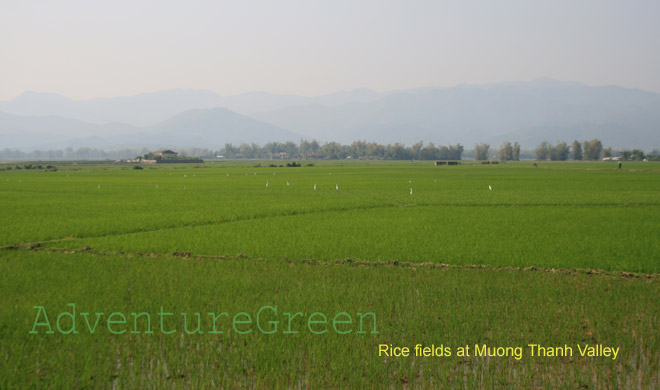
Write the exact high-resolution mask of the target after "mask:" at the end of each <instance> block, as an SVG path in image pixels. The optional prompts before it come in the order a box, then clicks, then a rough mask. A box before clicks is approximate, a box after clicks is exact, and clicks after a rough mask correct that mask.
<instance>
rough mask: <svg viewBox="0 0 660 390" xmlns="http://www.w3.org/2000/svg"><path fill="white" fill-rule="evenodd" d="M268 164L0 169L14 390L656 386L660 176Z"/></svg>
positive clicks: (598, 170)
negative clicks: (419, 352) (444, 352)
mask: <svg viewBox="0 0 660 390" xmlns="http://www.w3.org/2000/svg"><path fill="white" fill-rule="evenodd" d="M269 163H270V162H261V164H260V165H262V166H261V167H255V165H256V164H257V162H250V163H234V162H222V163H220V162H216V163H214V164H212V165H211V164H204V165H198V166H186V165H178V166H166V167H160V166H158V167H153V168H145V169H143V170H134V169H132V166H120V165H99V166H75V165H68V166H58V170H57V171H54V172H51V171H49V172H45V171H39V170H24V169H23V170H17V169H15V168H14V169H12V170H0V209H1V210H2V215H3V221H4V223H3V224H1V225H0V246H2V249H0V296H1V297H2V298H1V299H0V335H1V336H2V338H1V340H2V342H1V343H0V388H30V387H32V388H40V387H43V388H154V389H160V388H226V389H228V388H350V387H352V388H359V387H361V388H365V387H366V388H388V387H391V388H401V387H404V388H428V387H441V386H445V387H450V388H492V387H505V388H507V387H521V388H577V387H580V386H582V387H586V388H641V389H648V388H660V352H659V351H660V289H659V283H660V280H659V277H658V273H659V272H660V255H659V254H660V196H659V195H660V165H659V164H655V163H624V169H621V170H618V169H616V166H615V165H614V164H608V163H600V162H597V163H586V162H585V163H541V164H539V167H538V168H533V167H532V163H531V162H521V163H508V164H498V165H488V166H485V165H463V166H458V167H435V166H432V165H431V164H429V163H423V162H418V163H417V164H415V165H413V164H410V162H407V163H406V162H403V163H402V162H398V163H393V162H354V163H340V162H334V163H326V162H315V166H303V167H298V168H286V167H266V166H267V165H268V164H269ZM14 165H15V164H12V165H11V166H12V167H13V166H14ZM2 168H3V167H0V169H2ZM4 168H6V166H4ZM489 186H490V188H492V189H489ZM315 187H316V189H315ZM411 189H412V195H411V193H410V192H411ZM70 303H73V304H75V306H76V315H75V316H74V318H76V328H77V330H78V331H79V333H77V334H62V333H61V332H60V331H59V330H58V328H57V326H56V325H57V318H58V315H60V314H61V313H63V312H71V311H72V310H71V306H68V304H70ZM264 306H268V307H275V306H277V310H278V315H277V316H275V315H274V314H273V312H272V310H271V309H268V311H266V313H267V314H270V316H269V320H272V321H275V320H278V321H280V322H279V323H278V327H279V328H278V331H277V332H274V333H273V334H265V333H263V332H261V331H260V330H259V329H257V328H256V322H257V321H256V313H257V312H258V311H259V309H260V308H262V307H264ZM38 307H43V310H44V311H46V312H47V313H48V319H49V323H50V325H51V327H53V328H54V330H55V332H54V333H53V334H51V333H47V332H46V329H47V327H46V326H42V325H39V326H37V327H36V328H35V327H34V324H35V322H39V321H42V322H43V317H40V316H39V313H41V312H40V309H38ZM161 307H163V308H164V310H165V311H168V312H172V313H175V314H174V315H173V316H171V318H169V319H168V322H167V324H166V325H167V327H168V329H176V330H175V332H174V333H172V334H164V333H163V332H161V331H160V325H161V324H160V323H159V316H158V314H157V313H158V312H159V310H160V309H161ZM82 312H88V313H91V315H90V317H88V319H89V320H90V321H93V319H94V318H100V320H99V322H98V327H97V328H96V331H95V333H93V334H91V333H90V331H89V328H88V324H89V323H86V322H85V318H84V317H82V316H81V315H80V313H82ZM113 312H120V313H123V314H124V315H125V317H126V318H127V323H126V324H117V323H113V321H112V320H111V319H109V318H108V315H109V314H111V313H113ZM134 312H136V313H140V312H148V313H150V317H151V322H152V325H153V328H154V330H155V332H154V333H153V334H149V333H145V329H144V328H140V329H137V330H138V331H140V332H133V331H135V329H134V327H133V325H134V324H133V317H131V314H130V313H134ZM184 312H185V313H187V315H188V317H187V320H184V319H183V318H182V316H181V315H180V314H181V313H184ZM209 312H214V313H220V312H227V313H228V315H227V316H226V317H224V318H223V319H222V320H220V321H219V322H218V323H217V325H218V326H219V328H222V330H223V331H224V332H223V333H222V334H214V333H210V332H209V330H212V329H213V321H212V319H211V317H210V316H209V315H208V313H209ZM240 312H245V313H248V314H249V315H250V316H251V318H252V319H253V322H252V323H251V324H245V323H242V324H240V325H239V326H238V327H237V328H233V327H232V323H231V319H232V318H231V317H232V316H233V315H235V314H236V313H240ZM285 312H290V313H298V312H300V313H303V314H301V315H300V316H298V317H296V318H294V319H292V320H290V321H289V320H288V319H287V317H286V316H285V315H284V314H283V313H285ZM317 312H318V313H324V314H325V315H326V317H327V319H328V323H326V324H323V323H313V324H312V325H311V327H310V326H309V324H308V322H307V320H308V319H309V317H310V315H312V313H317ZM95 313H104V315H103V316H101V317H98V316H96V317H94V316H95ZM194 313H201V314H200V322H199V325H200V330H202V333H195V332H193V334H189V333H188V332H187V331H186V330H189V329H191V328H194V327H195V325H197V324H198V322H197V317H194ZM336 313H346V314H345V315H344V314H341V315H340V318H341V319H344V320H346V318H348V317H346V316H350V317H351V319H352V322H351V323H346V322H344V323H341V322H340V323H339V325H338V328H336V329H335V328H333V323H332V320H333V318H335V315H336ZM358 313H362V314H364V313H373V317H374V318H375V319H376V325H375V327H376V331H377V333H376V332H373V330H374V329H373V328H372V323H371V322H370V321H368V319H369V318H371V317H367V322H365V324H366V325H365V326H364V329H362V330H364V332H359V330H360V329H359V327H358V318H360V317H359V315H358ZM39 318H41V320H39ZM62 318H63V319H62V321H61V323H62V324H63V328H65V329H67V328H69V327H70V324H71V322H70V319H69V318H68V316H64V317H62ZM115 318H117V317H115ZM243 318H245V317H243ZM318 318H321V317H319V316H316V319H318ZM261 323H262V324H265V326H266V328H268V326H271V328H268V329H270V330H272V325H273V323H272V322H267V321H266V320H264V321H262V322H261ZM140 324H141V325H144V323H142V322H140ZM91 325H92V326H93V325H94V323H93V322H92V324H91ZM113 326H114V327H115V329H116V328H120V329H126V330H127V331H126V333H123V334H113V333H112V332H111V331H110V329H111V328H112V327H113ZM186 326H187V328H186ZM287 327H290V328H293V329H296V330H298V331H299V333H295V334H287V333H284V330H285V329H287ZM246 329H251V330H252V331H251V332H250V333H246V334H241V332H239V330H246ZM310 329H315V330H319V329H326V330H327V332H325V333H323V334H316V333H314V332H312V331H311V330H310ZM337 329H339V330H340V331H347V330H351V332H350V333H347V334H339V332H338V331H337ZM365 329H366V330H365ZM31 330H36V333H30V331H31ZM383 344H384V345H387V346H390V345H391V346H392V347H408V348H410V349H411V353H412V356H407V357H405V356H400V357H395V356H384V354H383V353H382V352H381V353H379V350H380V348H381V345H383ZM417 344H421V345H422V346H431V345H435V346H436V347H437V346H440V345H442V346H443V347H446V348H448V349H449V350H450V351H451V352H452V354H451V356H443V357H437V356H426V357H424V356H414V347H415V346H416V345H417ZM529 344H538V345H542V346H544V347H564V346H570V347H571V348H572V350H573V354H572V356H545V357H544V356H541V357H539V356H531V347H529ZM484 345H486V346H488V347H489V348H492V349H493V350H494V349H496V348H498V347H502V348H503V349H502V350H501V351H502V352H503V353H505V356H475V355H478V353H477V352H476V351H475V346H477V347H479V346H484ZM599 345H600V346H603V347H608V348H612V349H614V348H617V351H618V352H617V353H618V354H617V357H616V358H615V359H613V358H612V356H595V357H594V356H581V353H580V351H581V348H586V347H587V346H599ZM465 346H470V348H471V350H470V353H469V354H468V356H457V355H458V351H459V347H465ZM506 348H509V349H508V352H506V351H505V350H504V349H506ZM517 348H520V350H517ZM516 351H522V355H521V356H520V358H517V357H516V356H515V352H516Z"/></svg>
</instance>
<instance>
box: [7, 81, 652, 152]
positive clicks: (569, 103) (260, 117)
mask: <svg viewBox="0 0 660 390" xmlns="http://www.w3.org/2000/svg"><path fill="white" fill-rule="evenodd" d="M593 138H599V139H600V140H601V141H603V144H604V145H605V146H612V147H614V148H615V149H616V148H633V147H638V148H643V149H649V150H650V149H653V148H658V147H660V94H657V93H652V92H646V91H642V90H636V89H626V88H621V87H616V86H604V87H590V86H585V85H582V84H579V83H574V82H562V81H555V80H550V79H539V80H535V81H531V82H515V83H500V84H490V85H483V86H470V85H460V86H457V87H452V88H423V89H414V90H405V91H389V92H382V93H381V92H375V91H372V90H368V89H357V90H352V91H342V92H336V93H333V94H329V95H323V96H317V97H304V96H296V95H277V94H270V93H265V92H253V93H247V94H242V95H235V96H220V95H218V94H215V93H213V92H210V91H205V90H192V89H181V90H170V91H163V92H156V93H147V94H141V95H136V96H131V97H118V98H103V99H92V100H83V101H73V100H70V99H68V98H66V97H63V96H60V95H57V94H44V93H35V92H26V93H23V94H22V95H20V96H18V97H16V98H14V99H12V100H10V101H6V102H0V149H4V148H19V149H22V150H32V149H35V148H39V149H53V148H61V147H66V146H72V147H77V146H90V147H99V148H117V147H128V146H147V147H161V146H168V147H177V146H181V147H184V146H186V147H189V146H201V147H207V148H210V149H219V148H221V147H222V146H223V145H224V143H226V142H230V143H234V144H240V143H243V142H255V143H258V144H264V143H266V142H270V141H280V142H282V141H294V142H298V141H300V140H301V139H317V140H319V141H322V142H324V141H339V142H342V143H350V142H352V141H354V140H367V141H376V142H380V143H394V142H404V143H406V144H411V143H414V142H417V141H420V140H423V141H426V142H434V143H436V144H441V145H447V144H456V143H461V144H463V145H465V146H466V148H468V149H470V148H471V147H472V146H473V145H474V143H476V142H486V143H490V144H491V145H492V146H493V147H498V146H499V145H500V144H501V143H502V142H504V141H511V142H513V141H517V142H519V143H520V144H521V145H522V146H523V148H530V149H531V148H534V147H536V146H537V145H538V144H539V143H541V142H542V141H549V142H552V143H554V142H557V141H567V142H571V141H573V140H574V139H578V140H585V139H593Z"/></svg>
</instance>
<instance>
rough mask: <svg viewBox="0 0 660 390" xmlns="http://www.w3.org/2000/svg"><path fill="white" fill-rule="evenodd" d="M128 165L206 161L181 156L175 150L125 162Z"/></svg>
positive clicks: (154, 153) (162, 151)
mask: <svg viewBox="0 0 660 390" xmlns="http://www.w3.org/2000/svg"><path fill="white" fill-rule="evenodd" d="M123 162H126V163H141V164H185V163H203V162H204V160H202V159H201V158H196V157H185V156H179V153H177V152H175V151H173V150H169V149H166V150H158V151H156V152H152V153H147V154H145V155H144V156H142V157H138V158H136V159H135V160H125V161H123Z"/></svg>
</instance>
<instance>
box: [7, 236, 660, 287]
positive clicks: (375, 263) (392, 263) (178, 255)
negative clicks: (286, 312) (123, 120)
mask: <svg viewBox="0 0 660 390" xmlns="http://www.w3.org/2000/svg"><path fill="white" fill-rule="evenodd" d="M0 250H4V251H10V250H24V251H32V252H39V251H43V252H53V253H63V254H69V255H71V254H76V253H78V254H81V253H88V254H92V255H99V256H116V255H120V256H126V257H129V258H130V257H146V258H169V259H196V260H216V261H222V260H231V259H246V260H255V261H283V262H286V263H289V264H295V263H297V264H307V265H319V266H329V265H342V266H353V267H379V266H389V267H400V268H409V269H412V270H413V271H416V270H417V268H435V269H471V270H490V271H505V272H506V271H509V272H520V271H522V272H539V273H549V274H565V275H577V274H583V275H588V276H613V277H621V278H626V279H647V280H653V281H657V280H660V273H643V272H628V271H606V270H602V269H594V268H544V267H537V266H535V265H531V266H528V267H496V266H492V265H488V264H446V263H432V262H421V263H413V262H409V261H397V260H354V259H350V258H345V259H336V260H315V259H309V258H296V259H290V258H284V259H266V258H257V257H249V256H247V255H245V254H243V253H239V254H238V255H235V256H232V255H229V254H225V255H202V254H193V253H191V252H172V253H154V252H150V253H146V252H125V251H112V250H103V249H94V248H91V247H89V246H86V247H82V248H77V249H71V248H55V247H42V246H41V245H38V244H37V245H23V244H14V245H8V246H4V247H0Z"/></svg>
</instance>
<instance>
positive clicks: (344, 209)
mask: <svg viewBox="0 0 660 390" xmlns="http://www.w3.org/2000/svg"><path fill="white" fill-rule="evenodd" d="M658 206H660V204H659V203H634V204H620V203H599V204H589V205H583V204H563V203H547V204H545V203H533V204H530V203H526V204H515V203H500V204H492V203H478V204H437V203H407V204H403V203H401V204H399V203H397V204H392V203H388V204H379V205H364V206H357V207H342V208H334V209H325V210H301V211H296V210H293V211H289V212H282V213H275V214H271V215H256V216H247V217H238V218H235V219H227V220H221V219H218V220H215V221H208V220H207V221H204V222H200V223H189V224H182V225H175V226H167V227H161V228H158V229H143V230H140V229H136V230H130V231H124V232H117V233H110V234H103V235H95V236H94V235H90V236H67V237H62V238H54V239H50V240H41V241H29V242H22V243H14V244H6V245H3V246H0V250H2V249H7V248H12V247H13V246H15V245H23V246H30V245H42V244H49V243H56V242H62V241H74V240H82V239H90V240H93V239H98V238H105V237H119V236H124V235H129V234H142V233H158V232H165V231H169V230H176V229H185V228H196V227H205V226H214V225H223V224H229V223H235V222H246V221H255V220H262V219H268V218H282V217H295V216H299V215H300V216H302V215H313V214H324V213H335V212H338V213H341V212H347V211H356V210H375V209H385V208H399V207H460V208H463V207H505V208H506V207H583V208H590V207H622V208H628V207H658Z"/></svg>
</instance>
